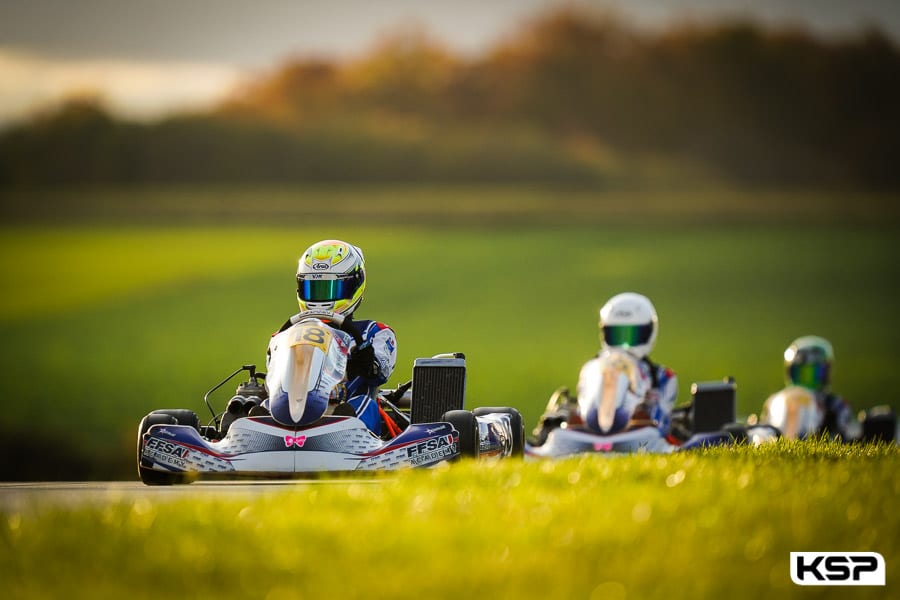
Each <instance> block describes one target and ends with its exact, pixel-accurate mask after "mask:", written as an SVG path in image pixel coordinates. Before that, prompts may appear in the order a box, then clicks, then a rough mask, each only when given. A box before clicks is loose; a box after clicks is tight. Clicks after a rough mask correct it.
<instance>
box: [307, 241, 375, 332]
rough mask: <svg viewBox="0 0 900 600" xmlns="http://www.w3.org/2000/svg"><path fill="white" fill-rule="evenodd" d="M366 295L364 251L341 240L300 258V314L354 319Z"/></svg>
mask: <svg viewBox="0 0 900 600" xmlns="http://www.w3.org/2000/svg"><path fill="white" fill-rule="evenodd" d="M365 291H366V269H365V259H364V258H363V253H362V250H360V249H359V248H357V247H356V246H353V245H351V244H348V243H347V242H342V241H340V240H323V241H321V242H316V243H315V244H313V245H312V246H310V247H309V248H307V250H306V252H304V253H303V256H301V257H300V264H299V265H298V267H297V302H298V303H299V304H300V310H303V311H306V310H327V311H334V312H336V313H340V314H342V315H344V316H347V315H350V314H352V313H353V311H354V310H356V307H357V306H359V303H360V302H362V299H363V294H364V293H365Z"/></svg>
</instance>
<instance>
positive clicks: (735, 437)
mask: <svg viewBox="0 0 900 600" xmlns="http://www.w3.org/2000/svg"><path fill="white" fill-rule="evenodd" d="M648 387H649V382H648V381H647V380H646V379H645V378H643V377H642V376H641V374H640V370H639V367H638V364H637V359H635V358H634V357H633V356H632V355H630V354H628V353H627V352H623V351H621V350H617V349H610V350H606V351H604V352H603V353H602V354H601V355H600V357H599V361H598V364H597V368H596V370H595V372H594V373H593V376H592V377H589V378H588V379H587V381H586V382H585V386H584V388H585V389H583V390H582V393H581V394H580V395H579V399H578V406H577V407H575V406H572V407H571V408H572V411H571V412H572V414H573V415H585V416H586V418H582V417H574V418H573V417H571V416H570V417H569V418H567V419H562V420H559V421H558V422H556V421H551V422H549V423H547V424H545V427H544V430H543V431H541V435H540V437H539V439H533V440H530V441H529V442H526V446H525V453H526V456H528V457H541V458H555V457H564V456H571V455H574V454H583V453H601V454H623V453H634V452H658V453H669V452H674V451H677V450H688V449H691V448H699V447H704V446H714V445H723V444H733V443H736V442H738V441H743V442H748V443H751V444H755V445H758V444H761V443H763V442H766V441H769V440H772V439H775V438H777V437H778V435H779V433H778V430H777V429H776V428H775V427H772V426H770V425H767V424H757V425H743V424H740V423H737V422H736V418H737V416H736V411H737V406H736V400H737V394H736V386H735V383H734V380H733V379H726V380H723V381H713V382H705V383H695V384H693V386H692V387H691V396H692V401H691V403H690V404H689V405H688V406H683V407H678V408H675V409H674V410H673V411H672V415H671V419H672V421H671V426H670V427H669V428H668V432H666V433H664V432H663V430H662V429H660V427H659V426H658V423H655V422H653V421H651V420H649V418H648V416H647V415H644V417H643V418H638V419H636V418H635V415H636V414H638V413H639V412H640V411H639V410H638V409H639V407H640V406H641V403H642V400H643V399H644V398H645V397H646V395H647V390H648ZM556 401H557V400H556V398H551V401H550V402H551V404H552V403H554V402H556ZM552 409H553V407H552V406H548V411H550V410H552Z"/></svg>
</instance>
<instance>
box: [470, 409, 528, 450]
mask: <svg viewBox="0 0 900 600" xmlns="http://www.w3.org/2000/svg"><path fill="white" fill-rule="evenodd" d="M491 413H501V414H505V415H509V427H510V429H512V436H513V438H512V454H511V456H513V457H516V458H522V457H523V456H525V420H524V419H522V415H521V413H519V411H517V410H516V409H514V408H512V407H510V406H480V407H478V408H476V409H475V410H473V411H472V414H473V415H475V416H476V417H480V416H483V415H488V414H491Z"/></svg>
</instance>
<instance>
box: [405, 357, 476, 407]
mask: <svg viewBox="0 0 900 600" xmlns="http://www.w3.org/2000/svg"><path fill="white" fill-rule="evenodd" d="M465 398H466V359H465V356H463V355H462V354H460V353H457V354H453V355H449V356H446V357H445V356H440V357H436V358H417V359H416V361H415V363H414V364H413V386H412V407H411V414H410V418H411V419H412V422H413V423H434V422H436V421H440V420H441V417H442V416H443V414H444V413H445V412H447V411H448V410H460V409H462V408H463V405H464V404H465Z"/></svg>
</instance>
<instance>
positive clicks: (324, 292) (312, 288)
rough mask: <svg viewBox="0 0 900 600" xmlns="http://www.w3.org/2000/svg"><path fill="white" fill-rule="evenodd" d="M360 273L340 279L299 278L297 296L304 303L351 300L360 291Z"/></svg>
mask: <svg viewBox="0 0 900 600" xmlns="http://www.w3.org/2000/svg"><path fill="white" fill-rule="evenodd" d="M361 281H362V278H361V277H360V275H359V272H357V273H354V274H352V275H348V276H344V277H341V278H339V279H304V278H303V277H302V276H298V277H297V296H298V297H299V298H300V299H301V300H303V301H304V302H334V301H335V300H349V299H350V298H352V297H353V294H355V293H356V290H358V289H359V285H360V282H361Z"/></svg>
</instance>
